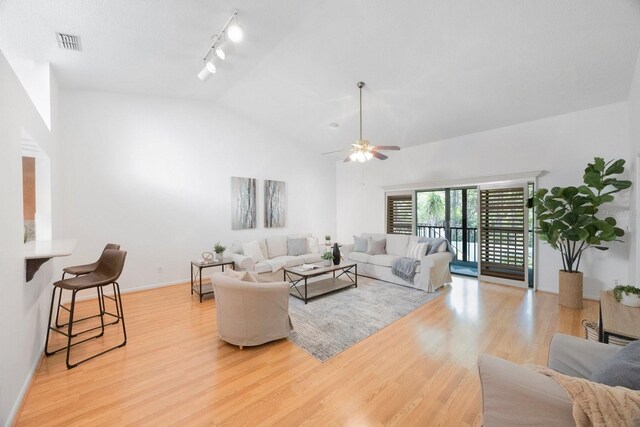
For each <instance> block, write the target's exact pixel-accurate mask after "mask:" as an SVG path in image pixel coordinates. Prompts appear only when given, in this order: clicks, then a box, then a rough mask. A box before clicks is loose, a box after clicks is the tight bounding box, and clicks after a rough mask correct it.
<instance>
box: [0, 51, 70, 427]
mask: <svg viewBox="0 0 640 427" xmlns="http://www.w3.org/2000/svg"><path fill="white" fill-rule="evenodd" d="M51 88H52V90H53V92H54V94H55V91H56V84H55V80H52V81H51ZM0 94H1V96H0V182H1V183H2V190H1V191H0V237H1V239H2V250H1V251H0V272H2V284H1V287H2V297H1V298H0V325H2V327H0V342H2V343H4V346H5V348H4V350H3V351H2V352H1V356H0V425H9V424H10V423H11V422H12V419H13V417H14V415H15V412H16V410H17V408H18V406H19V404H20V402H21V400H22V396H23V394H24V392H25V391H26V389H27V387H28V385H29V381H30V378H31V375H32V373H33V371H34V369H35V367H36V365H37V362H38V360H39V359H40V356H41V354H42V349H43V347H44V339H45V335H46V320H47V316H48V312H49V311H48V309H49V307H48V304H49V301H50V298H51V290H52V287H51V282H52V272H53V271H54V270H56V267H55V264H54V262H53V261H49V262H47V263H46V264H44V265H43V266H42V267H41V268H40V270H39V271H38V272H37V273H36V276H35V277H34V279H33V280H32V281H30V282H29V283H25V268H24V266H25V261H24V249H23V220H22V184H21V183H22V161H21V153H22V150H21V136H22V132H23V130H24V131H26V132H27V133H28V134H29V135H31V136H32V137H33V139H34V141H35V142H37V143H38V144H39V145H40V146H41V147H42V149H43V150H44V151H45V152H46V153H47V155H49V157H50V159H51V168H52V203H53V204H54V206H56V205H55V204H56V200H57V194H58V190H59V186H58V179H57V176H58V175H57V172H58V171H59V168H58V153H57V147H56V138H55V135H54V134H52V133H50V132H49V130H48V128H47V125H46V124H45V123H44V121H43V120H42V117H41V116H40V114H39V113H38V111H37V110H36V108H35V107H34V105H33V103H32V101H31V100H30V99H29V96H28V95H27V93H26V92H25V90H24V89H23V87H22V86H21V84H20V81H19V80H18V78H17V76H16V75H15V73H14V72H13V70H12V69H11V67H10V66H9V63H8V62H7V61H6V59H5V57H4V56H3V54H2V53H1V52H0ZM51 107H52V113H53V114H54V115H55V108H56V106H55V103H53V104H52V106H51ZM56 231H57V230H56V227H55V223H54V234H55V233H56Z"/></svg>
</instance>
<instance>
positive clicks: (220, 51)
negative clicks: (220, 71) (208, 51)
mask: <svg viewBox="0 0 640 427" xmlns="http://www.w3.org/2000/svg"><path fill="white" fill-rule="evenodd" d="M216 56H217V57H218V58H220V59H222V60H223V61H224V59H225V58H226V57H227V54H226V53H224V49H222V47H217V48H216Z"/></svg>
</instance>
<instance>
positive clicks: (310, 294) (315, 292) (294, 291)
mask: <svg viewBox="0 0 640 427" xmlns="http://www.w3.org/2000/svg"><path fill="white" fill-rule="evenodd" d="M340 270H342V271H341V272H340V274H338V275H337V276H336V272H337V271H340ZM283 271H284V280H285V281H286V282H289V283H290V284H291V286H290V291H289V294H290V295H292V296H293V297H295V298H298V299H301V300H302V301H304V303H305V304H306V303H308V302H309V300H311V299H312V298H315V297H318V296H320V295H325V294H328V293H331V292H335V291H339V290H341V289H344V288H348V287H350V286H354V287H356V288H357V287H358V265H357V264H356V263H351V264H340V265H332V266H330V267H318V268H314V269H313V270H305V271H300V270H298V268H297V267H287V268H284V269H283ZM328 273H332V274H333V277H332V278H328V279H323V280H319V281H316V282H311V283H309V279H310V278H313V277H318V276H321V275H323V274H328ZM295 276H297V277H295ZM342 276H345V277H346V278H348V279H349V280H344V279H342V280H340V277H342ZM300 282H304V295H303V294H302V291H301V287H302V286H298V284H299V283H300ZM309 285H311V288H309Z"/></svg>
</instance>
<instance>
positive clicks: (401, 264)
mask: <svg viewBox="0 0 640 427" xmlns="http://www.w3.org/2000/svg"><path fill="white" fill-rule="evenodd" d="M419 265H420V261H418V260H417V259H415V258H407V257H402V258H396V259H395V260H394V261H393V263H391V273H392V274H393V275H394V276H398V277H399V278H401V279H404V280H406V281H407V282H409V283H413V276H415V275H416V269H417V268H418V266H419Z"/></svg>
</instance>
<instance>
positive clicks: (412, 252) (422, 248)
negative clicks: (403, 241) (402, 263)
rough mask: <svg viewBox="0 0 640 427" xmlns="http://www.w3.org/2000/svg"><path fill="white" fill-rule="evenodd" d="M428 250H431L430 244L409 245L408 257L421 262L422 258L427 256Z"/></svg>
mask: <svg viewBox="0 0 640 427" xmlns="http://www.w3.org/2000/svg"><path fill="white" fill-rule="evenodd" d="M427 249H429V244H428V243H413V242H412V243H409V247H408V248H407V257H408V258H415V259H417V260H420V258H422V257H423V256H425V255H426V253H427Z"/></svg>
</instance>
